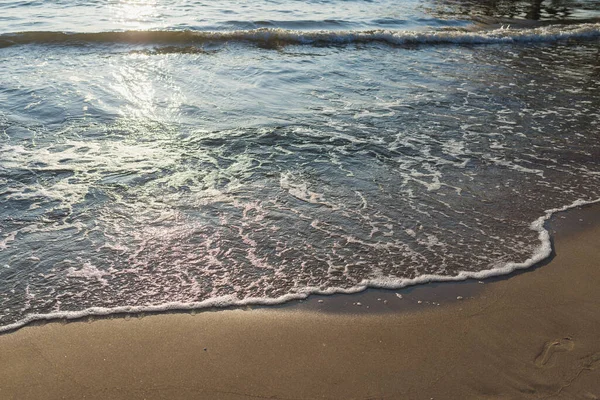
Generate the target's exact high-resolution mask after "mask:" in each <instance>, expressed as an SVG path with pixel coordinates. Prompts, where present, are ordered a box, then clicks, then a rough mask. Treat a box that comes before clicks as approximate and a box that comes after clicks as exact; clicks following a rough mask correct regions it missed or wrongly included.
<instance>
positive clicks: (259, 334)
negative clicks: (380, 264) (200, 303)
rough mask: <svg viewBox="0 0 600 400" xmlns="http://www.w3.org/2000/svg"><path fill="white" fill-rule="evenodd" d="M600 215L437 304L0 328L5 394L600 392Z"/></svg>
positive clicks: (562, 230) (565, 228) (574, 220)
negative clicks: (527, 265) (514, 269)
mask: <svg viewBox="0 0 600 400" xmlns="http://www.w3.org/2000/svg"><path fill="white" fill-rule="evenodd" d="M586 213H587V214H586ZM599 215H600V208H599V207H595V208H594V209H590V208H588V209H587V211H584V212H583V214H582V212H579V214H578V213H577V212H575V213H573V212H571V213H567V214H566V216H567V218H566V219H564V220H559V224H558V225H559V226H558V230H559V232H558V234H557V236H556V257H555V258H554V259H553V260H552V262H550V263H549V264H547V265H544V266H542V267H539V268H536V269H533V270H531V271H528V272H525V273H520V274H516V275H515V276H513V277H510V278H508V279H502V280H496V281H493V282H491V283H486V284H484V285H477V283H475V285H476V286H478V288H480V289H479V290H477V291H476V293H468V294H467V292H468V290H466V286H461V285H460V284H459V285H456V284H447V285H441V286H443V287H444V289H443V290H445V291H446V292H447V291H448V287H451V288H453V290H455V291H456V293H454V298H455V297H456V295H461V293H462V292H463V291H464V292H465V293H464V294H465V295H464V297H465V298H464V299H463V300H460V301H457V300H456V299H455V300H454V301H452V302H451V301H440V302H441V303H442V304H441V305H440V306H437V305H435V304H433V303H435V301H433V302H430V301H422V303H421V304H420V306H421V308H419V307H412V308H409V309H408V310H404V311H402V310H396V311H394V312H374V310H375V307H372V308H370V309H369V310H370V311H369V312H367V311H366V310H367V309H366V305H363V306H362V307H358V306H352V302H357V301H361V299H362V301H365V302H369V301H371V300H372V299H371V298H370V297H368V296H369V294H368V293H366V294H364V295H353V296H346V297H345V298H346V299H350V300H349V302H350V303H349V304H350V305H349V306H348V307H347V308H350V307H354V308H355V309H358V308H360V309H361V311H362V312H361V313H360V314H351V313H347V312H346V313H333V312H327V311H310V310H308V309H306V308H304V309H303V308H302V307H305V305H299V306H288V307H284V308H275V309H255V310H227V311H219V312H203V313H198V314H196V315H191V314H185V313H180V314H166V315H155V316H147V317H143V318H133V317H132V318H128V319H125V318H115V319H100V320H95V321H92V322H71V323H49V324H46V325H42V326H31V327H26V328H23V329H20V330H18V331H16V332H13V333H10V334H6V335H2V336H0V357H1V360H0V361H1V362H0V399H19V400H21V399H256V398H260V399H262V398H267V399H425V400H430V399H432V398H433V399H436V400H439V399H588V400H589V399H599V398H600V246H599V244H600V226H599V225H598V224H597V223H594V224H591V223H590V224H588V225H590V226H589V227H586V228H585V229H584V228H582V225H584V223H585V222H586V221H587V220H588V219H589V218H588V217H590V216H595V217H594V218H596V219H598V218H597V217H598V216H599ZM579 219H582V220H583V221H579ZM592 219H593V218H592ZM561 224H562V225H561ZM437 287H438V288H439V287H440V285H438V286H437ZM431 290H434V291H435V290H438V289H436V288H433V289H431ZM439 290H441V289H439ZM471 292H472V291H471ZM410 294H411V296H413V298H412V300H411V299H409V298H407V297H405V298H404V299H399V298H396V300H395V301H397V302H398V303H400V302H403V301H405V302H407V303H408V302H412V303H415V301H414V300H416V299H415V298H414V296H415V292H410ZM391 295H392V296H394V294H393V293H391ZM361 296H363V297H361ZM365 296H366V297H365ZM371 297H372V294H371ZM394 297H395V296H394ZM322 299H323V298H322ZM324 299H325V300H324V301H323V303H318V304H323V305H326V304H327V302H328V300H327V298H324ZM391 301H392V300H390V302H391ZM315 302H316V301H313V303H315ZM308 303H310V302H308ZM412 303H411V304H412ZM303 304H306V303H303ZM417 304H418V303H417ZM346 311H347V310H346Z"/></svg>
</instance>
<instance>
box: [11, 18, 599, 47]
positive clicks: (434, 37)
mask: <svg viewBox="0 0 600 400" xmlns="http://www.w3.org/2000/svg"><path fill="white" fill-rule="evenodd" d="M598 37H600V23H585V24H577V25H549V26H544V27H538V28H533V29H511V28H510V27H501V28H499V29H494V30H486V31H478V32H470V31H465V30H461V29H455V30H438V31H398V30H368V31H328V30H320V31H297V30H287V29H281V28H261V29H253V30H235V31H225V32H223V31H219V32H215V31H190V30H188V31H125V32H98V33H65V32H19V33H9V34H3V35H0V48H2V47H10V46H15V45H29V44H41V45H62V46H67V45H71V46H76V45H86V44H141V45H201V44H205V43H225V42H246V43H253V44H257V45H264V46H285V45H343V44H352V43H386V44H391V45H400V46H402V45H427V44H432V45H433V44H494V43H522V42H525V43H531V42H554V41H558V40H566V39H595V38H598Z"/></svg>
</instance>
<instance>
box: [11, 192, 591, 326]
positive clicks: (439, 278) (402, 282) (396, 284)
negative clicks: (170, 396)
mask: <svg viewBox="0 0 600 400" xmlns="http://www.w3.org/2000/svg"><path fill="white" fill-rule="evenodd" d="M595 203H600V198H599V199H596V200H582V199H580V200H577V201H575V202H573V203H571V204H569V205H567V206H564V207H560V208H553V209H550V210H546V212H545V214H544V215H543V216H541V217H539V218H538V219H536V220H535V221H533V222H532V223H531V225H530V228H531V229H532V230H534V231H537V232H538V239H539V241H540V244H539V246H538V247H537V249H536V250H535V251H534V252H533V254H532V255H531V257H529V258H528V259H527V260H525V261H523V262H509V263H507V264H505V265H504V266H503V267H501V268H493V269H488V270H483V271H478V272H468V271H462V272H460V273H459V274H457V275H455V276H443V275H421V276H419V277H418V278H414V279H396V280H394V279H383V278H382V279H372V280H364V281H362V282H361V283H360V284H359V285H357V286H353V287H351V288H337V287H332V288H329V289H326V290H321V289H319V288H315V287H306V288H305V290H304V291H303V292H301V293H293V294H288V295H285V296H281V297H277V298H258V297H251V298H246V299H243V300H240V299H238V298H237V297H235V296H233V295H230V296H223V297H218V298H212V299H208V300H205V301H201V302H194V303H181V302H171V303H164V304H158V305H150V306H122V307H114V308H104V307H92V308H87V309H85V310H81V311H65V312H55V313H49V314H30V315H28V316H27V317H26V318H23V319H21V320H19V321H17V322H15V323H12V324H9V325H5V326H2V327H0V333H1V332H8V331H14V330H16V329H19V328H22V327H23V326H25V325H28V324H30V323H32V322H37V321H52V320H73V319H80V318H85V317H89V316H109V315H114V314H136V313H152V312H165V311H186V310H199V309H207V308H225V307H236V306H240V307H241V306H246V305H276V304H282V303H286V302H289V301H292V300H301V299H305V298H307V297H308V296H310V295H312V294H317V295H331V294H337V293H343V294H352V293H358V292H362V291H363V290H365V289H367V288H380V289H401V288H404V287H407V286H414V285H419V284H424V283H429V282H453V281H463V280H466V279H485V278H490V277H494V276H500V275H507V274H510V273H511V272H513V271H515V270H519V269H526V268H530V267H532V266H534V265H536V264H538V263H539V262H541V261H543V260H545V259H547V258H548V257H549V256H550V255H551V254H552V244H551V241H550V233H549V232H548V230H547V229H546V228H544V224H545V222H546V221H547V220H548V219H550V218H551V217H552V215H554V214H555V213H558V212H563V211H567V210H569V209H572V208H576V207H580V206H584V205H590V204H595Z"/></svg>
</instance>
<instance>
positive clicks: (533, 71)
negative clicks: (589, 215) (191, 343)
mask: <svg viewBox="0 0 600 400" xmlns="http://www.w3.org/2000/svg"><path fill="white" fill-rule="evenodd" d="M485 4H487V3H480V2H468V1H466V0H454V1H443V0H429V1H425V0H423V1H410V0H404V1H401V2H398V1H388V0H372V1H360V0H346V1H342V0H324V1H294V0H280V1H265V0H261V1H259V0H250V1H235V0H229V1H224V2H200V1H172V2H168V4H167V2H161V1H108V0H106V1H100V0H98V1H92V2H90V1H85V2H84V1H75V0H61V1H44V0H39V1H4V2H3V3H2V4H0V331H6V330H10V329H15V328H17V327H20V326H22V325H24V324H26V323H28V322H30V321H34V320H39V319H51V318H57V317H67V318H73V317H80V316H85V315H106V314H111V313H115V312H135V311H152V310H165V309H191V308H205V307H210V306H227V305H236V304H237V305H241V304H259V303H260V304H271V303H280V302H282V301H287V300H290V299H294V298H303V297H306V296H307V295H309V294H311V293H336V292H348V293H350V292H356V291H359V290H363V289H364V288H366V287H369V286H370V287H385V288H399V287H402V286H406V285H409V284H415V283H421V282H427V281H430V280H457V279H464V278H466V277H477V278H484V277H486V276H491V275H498V274H505V273H508V272H510V271H512V270H514V269H517V268H525V267H528V266H531V265H533V264H534V263H536V262H538V261H541V260H543V259H544V258H546V257H547V256H548V255H549V254H550V242H549V237H548V233H547V232H546V230H545V229H544V227H543V223H544V221H545V220H546V219H547V218H548V217H549V216H550V215H551V214H552V212H554V211H556V210H559V209H566V208H568V207H571V206H574V205H580V204H586V203H590V202H594V201H597V200H598V199H600V163H599V160H600V23H599V20H598V18H599V17H600V4H599V3H598V2H595V1H583V0H580V1H568V2H566V1H565V2H564V4H563V3H562V2H561V1H553V2H545V1H544V2H541V4H540V5H539V7H538V6H536V4H538V2H527V1H498V2H494V3H493V5H489V4H488V5H487V6H486V5H485Z"/></svg>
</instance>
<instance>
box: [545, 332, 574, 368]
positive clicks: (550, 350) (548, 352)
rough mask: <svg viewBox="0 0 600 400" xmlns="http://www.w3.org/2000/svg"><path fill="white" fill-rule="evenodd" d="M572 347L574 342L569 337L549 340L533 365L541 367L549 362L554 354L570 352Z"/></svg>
mask: <svg viewBox="0 0 600 400" xmlns="http://www.w3.org/2000/svg"><path fill="white" fill-rule="evenodd" d="M574 347H575V342H574V341H573V339H571V338H570V337H565V338H562V339H556V340H551V341H549V342H547V343H546V344H545V345H544V350H542V352H541V353H540V354H539V355H538V356H537V357H536V358H535V365H536V366H538V367H543V366H545V365H546V364H547V363H548V361H550V359H551V358H552V356H553V355H554V353H560V352H563V351H571V350H573V348H574Z"/></svg>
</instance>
